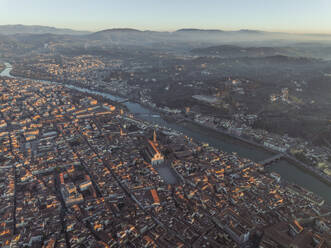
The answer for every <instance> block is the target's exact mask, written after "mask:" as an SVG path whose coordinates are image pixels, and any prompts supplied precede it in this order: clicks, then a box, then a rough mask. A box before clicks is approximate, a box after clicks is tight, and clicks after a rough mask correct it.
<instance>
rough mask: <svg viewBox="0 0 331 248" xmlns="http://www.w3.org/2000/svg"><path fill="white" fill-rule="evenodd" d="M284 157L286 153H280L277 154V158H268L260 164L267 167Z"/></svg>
mask: <svg viewBox="0 0 331 248" xmlns="http://www.w3.org/2000/svg"><path fill="white" fill-rule="evenodd" d="M284 156H285V154H284V153H279V154H276V155H275V156H272V157H270V158H267V159H265V160H262V161H260V162H258V163H259V164H261V165H263V166H265V165H268V164H271V163H273V162H275V161H277V160H279V159H281V158H283V157H284Z"/></svg>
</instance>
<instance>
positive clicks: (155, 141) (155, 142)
mask: <svg viewBox="0 0 331 248" xmlns="http://www.w3.org/2000/svg"><path fill="white" fill-rule="evenodd" d="M153 142H154V144H157V140H156V132H155V129H154V133H153Z"/></svg>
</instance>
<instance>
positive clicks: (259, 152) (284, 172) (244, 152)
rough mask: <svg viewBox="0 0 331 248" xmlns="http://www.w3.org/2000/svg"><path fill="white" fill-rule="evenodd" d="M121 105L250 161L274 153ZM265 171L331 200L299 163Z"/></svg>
mask: <svg viewBox="0 0 331 248" xmlns="http://www.w3.org/2000/svg"><path fill="white" fill-rule="evenodd" d="M5 71H6V73H5V74H6V75H2V76H9V77H12V75H11V74H10V71H11V68H7V69H6V70H5ZM2 74H3V73H2ZM22 79H24V78H22ZM36 81H42V82H45V83H54V84H59V85H63V86H64V87H67V88H69V89H72V90H77V91H80V92H84V93H87V94H91V95H95V96H99V97H103V98H104V99H109V100H111V101H114V102H118V103H119V102H121V101H123V100H124V99H123V97H118V96H116V95H112V94H108V93H104V92H99V91H95V90H89V89H86V88H81V87H78V86H74V85H68V84H64V83H57V82H50V81H45V80H36ZM122 105H123V106H126V108H127V109H128V110H129V111H130V112H131V113H132V114H133V115H134V116H137V117H138V119H140V120H143V121H146V122H147V123H153V124H155V125H160V126H165V127H167V128H169V129H172V130H176V131H179V132H180V133H183V134H184V135H187V136H188V137H192V138H193V139H194V140H196V141H199V142H206V143H209V144H211V145H212V146H215V147H217V148H219V149H221V150H223V151H225V152H228V153H232V152H235V153H237V154H238V155H239V156H240V157H246V158H249V159H251V160H253V161H256V162H258V161H261V160H264V159H266V158H269V157H271V156H273V154H275V153H274V152H271V151H269V150H267V149H266V148H265V147H264V146H261V144H259V145H258V146H256V145H253V144H251V143H249V142H248V143H247V142H245V140H244V139H243V138H242V137H240V139H238V138H237V137H233V136H230V135H228V134H227V133H224V132H216V130H214V129H211V128H210V127H206V126H205V125H202V124H200V125H199V126H198V125H197V123H196V122H193V123H191V122H192V121H191V122H190V123H180V124H179V123H176V122H175V123H172V122H168V121H167V120H166V118H162V117H161V116H159V115H155V114H156V113H157V114H159V113H162V112H160V111H157V110H155V109H154V108H152V107H151V106H145V105H142V104H139V103H136V102H131V101H129V102H125V103H123V104H122ZM267 170H268V171H269V170H270V171H275V172H278V173H279V174H280V175H281V177H282V178H284V179H285V180H286V181H288V182H290V183H292V182H293V183H295V184H298V185H300V186H302V187H304V188H307V189H308V190H310V191H312V192H314V193H316V194H318V195H320V196H322V197H323V198H325V199H327V200H328V201H329V202H331V195H330V196H329V195H328V192H330V191H331V188H330V186H329V185H328V184H326V183H324V182H322V181H321V180H319V179H317V177H316V176H313V175H312V174H311V172H309V171H304V170H303V168H300V167H298V165H296V164H294V163H290V162H287V161H285V160H282V161H277V162H275V163H273V164H272V165H270V166H268V167H267Z"/></svg>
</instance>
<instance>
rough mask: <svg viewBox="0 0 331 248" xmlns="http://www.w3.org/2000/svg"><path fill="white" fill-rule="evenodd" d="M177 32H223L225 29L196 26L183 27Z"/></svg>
mask: <svg viewBox="0 0 331 248" xmlns="http://www.w3.org/2000/svg"><path fill="white" fill-rule="evenodd" d="M175 32H178V33H180V32H192V33H194V32H195V33H223V32H224V31H223V30H219V29H195V28H182V29H178V30H177V31H175Z"/></svg>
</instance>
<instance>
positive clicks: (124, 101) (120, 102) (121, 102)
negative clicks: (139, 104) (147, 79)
mask: <svg viewBox="0 0 331 248" xmlns="http://www.w3.org/2000/svg"><path fill="white" fill-rule="evenodd" d="M128 101H129V99H128V98H126V99H123V100H121V101H117V103H119V104H123V103H126V102H128Z"/></svg>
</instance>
